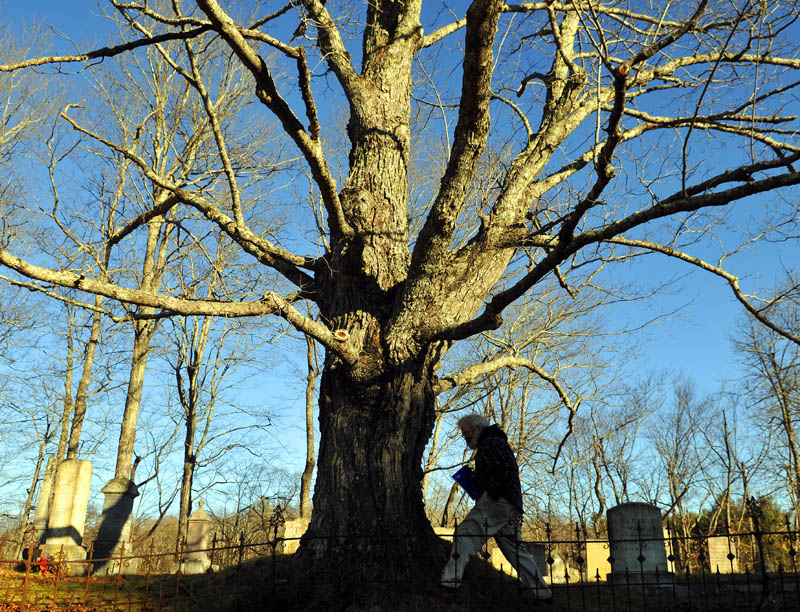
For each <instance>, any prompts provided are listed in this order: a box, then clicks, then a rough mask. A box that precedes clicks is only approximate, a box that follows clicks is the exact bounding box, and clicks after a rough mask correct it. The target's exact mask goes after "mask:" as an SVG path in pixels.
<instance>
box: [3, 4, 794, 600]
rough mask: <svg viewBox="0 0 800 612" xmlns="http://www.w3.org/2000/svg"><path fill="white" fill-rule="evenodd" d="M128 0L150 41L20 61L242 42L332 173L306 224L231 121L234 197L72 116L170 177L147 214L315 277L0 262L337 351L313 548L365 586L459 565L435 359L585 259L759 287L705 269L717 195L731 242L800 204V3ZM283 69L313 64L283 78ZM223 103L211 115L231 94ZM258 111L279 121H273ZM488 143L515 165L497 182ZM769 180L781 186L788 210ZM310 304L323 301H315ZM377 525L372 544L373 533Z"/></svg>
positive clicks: (31, 274) (27, 259)
mask: <svg viewBox="0 0 800 612" xmlns="http://www.w3.org/2000/svg"><path fill="white" fill-rule="evenodd" d="M110 4H111V6H113V7H114V8H115V9H116V10H117V11H118V13H119V15H122V16H123V17H124V18H125V19H128V20H129V23H130V24H131V27H132V28H133V29H134V31H135V36H132V37H129V38H128V39H127V40H124V41H121V42H120V43H119V44H118V45H116V46H115V45H111V46H106V47H103V48H99V49H96V50H93V51H87V52H85V53H80V54H75V55H72V56H61V57H55V56H52V57H43V58H30V59H25V60H23V59H20V61H18V62H16V63H13V64H7V65H4V66H2V67H0V70H2V71H4V72H8V71H15V70H24V69H26V68H29V67H34V66H41V65H44V64H58V63H64V62H78V63H82V62H88V63H91V62H93V61H96V60H98V59H101V58H106V57H109V56H113V55H118V54H124V53H128V54H134V55H135V54H137V53H139V52H140V49H142V48H143V47H146V46H154V45H155V46H157V45H162V44H164V43H165V42H167V41H169V40H182V41H187V44H189V45H193V44H202V41H209V40H211V39H213V38H215V37H219V38H221V39H222V40H223V41H224V43H225V44H226V45H227V47H228V49H229V51H230V53H231V57H232V58H235V59H234V61H235V62H237V63H238V64H239V65H240V66H241V67H243V68H244V69H245V70H246V71H247V72H248V73H249V75H250V78H252V82H253V94H254V97H255V99H256V100H258V102H260V103H261V105H263V111H262V112H264V113H266V112H268V113H270V114H271V115H272V116H273V117H274V118H275V119H277V121H278V122H279V124H280V125H281V126H282V128H283V130H284V132H285V134H286V136H287V137H288V139H289V140H290V141H291V143H292V145H293V146H294V148H295V150H296V152H297V154H298V156H299V157H301V158H302V162H303V163H304V165H305V170H306V171H307V172H308V174H309V175H310V176H311V177H312V180H313V187H314V193H315V196H316V197H315V200H314V201H315V202H319V203H320V206H319V207H318V208H317V209H316V214H305V215H303V214H300V213H299V212H297V211H296V210H295V211H293V212H294V217H293V218H294V219H295V220H296V221H297V223H298V224H299V225H301V226H302V227H301V230H300V232H298V231H297V230H296V228H295V227H292V228H291V230H292V231H287V232H284V233H282V234H280V235H277V234H275V235H273V234H271V233H264V232H261V231H254V230H253V227H254V224H256V223H257V222H258V219H259V218H260V217H261V218H263V217H264V215H267V214H269V208H268V205H269V202H267V201H262V202H260V207H259V208H255V209H252V208H251V209H249V210H245V208H244V207H243V206H242V199H243V193H245V194H246V192H247V191H246V189H245V188H244V186H243V184H242V181H243V179H242V176H241V174H240V173H238V172H237V171H236V168H235V167H234V166H233V165H232V164H231V163H230V156H229V149H228V147H227V146H226V144H225V143H224V142H222V141H221V140H218V141H217V145H218V146H217V151H216V167H217V168H218V170H219V172H220V173H221V174H220V176H224V177H225V183H224V188H222V187H221V188H220V190H219V191H218V192H217V193H216V194H213V195H212V194H210V193H208V192H206V191H204V190H203V189H202V188H201V186H199V185H197V184H193V183H192V182H191V181H182V180H179V177H176V176H175V175H173V174H171V173H169V172H165V171H164V168H162V167H160V166H158V165H157V164H155V163H153V161H152V160H150V159H148V158H147V157H145V156H143V155H142V154H141V151H139V150H138V149H137V148H136V147H134V146H133V145H132V143H131V142H126V141H124V140H117V139H114V138H113V137H110V136H107V135H103V134H102V133H98V132H92V131H90V130H87V129H86V128H85V127H84V126H82V125H81V123H80V122H79V121H77V120H75V119H74V118H73V113H72V111H70V112H68V113H66V114H65V117H66V118H67V119H68V120H70V121H71V122H72V125H73V126H74V128H75V129H76V130H79V131H80V132H82V133H83V134H84V135H85V137H87V138H91V139H94V140H95V141H96V142H97V143H100V144H102V145H103V146H105V147H106V148H107V150H108V151H109V153H110V154H113V155H115V156H118V157H120V158H124V159H125V160H127V162H128V163H130V164H132V166H133V167H135V168H136V172H138V173H140V174H141V176H142V177H143V180H144V179H146V180H147V181H149V183H150V184H152V185H153V189H154V191H155V192H157V193H158V194H159V197H158V198H156V199H154V200H153V202H152V203H151V205H150V207H149V209H147V210H143V211H142V214H141V216H140V217H139V220H138V227H137V224H136V223H134V222H131V224H130V225H129V227H130V231H131V232H142V231H144V230H146V229H147V227H148V225H149V224H152V223H153V222H154V220H156V219H158V218H161V217H163V216H164V215H173V214H176V212H175V211H177V210H178V209H190V210H192V211H195V212H197V213H199V215H201V216H202V217H203V218H204V219H205V220H206V221H207V222H208V223H209V224H211V225H214V226H216V227H218V228H221V229H222V230H223V231H224V232H226V233H227V234H228V236H229V237H230V239H232V240H233V241H234V242H236V243H237V244H238V245H240V247H241V249H242V250H243V252H244V253H247V254H248V255H250V256H252V257H253V258H255V259H256V260H257V261H258V262H260V263H261V264H262V265H263V266H265V267H267V268H271V269H273V270H274V271H276V272H277V273H279V274H280V275H281V276H282V277H283V280H284V282H288V283H290V284H291V285H293V288H292V289H289V290H286V289H284V286H283V285H279V284H274V285H273V284H264V285H262V286H260V287H259V289H263V292H260V297H259V298H257V299H250V298H246V297H242V298H240V297H238V296H224V295H223V296H217V297H216V298H215V299H190V298H188V297H186V296H182V295H180V294H178V293H175V292H172V291H171V290H170V287H168V286H164V285H162V286H150V285H139V286H130V285H123V284H120V283H115V282H112V281H111V280H109V279H106V278H102V277H98V276H97V275H93V274H85V273H82V271H73V270H63V271H62V270H54V269H50V268H48V267H47V266H45V265H40V260H39V258H37V257H36V254H29V255H26V254H24V253H21V252H19V251H18V250H16V249H15V245H14V243H13V241H9V239H8V237H7V236H3V242H2V244H3V248H2V250H0V263H2V264H3V265H5V266H6V267H8V268H10V269H13V270H15V271H16V272H17V273H19V274H21V275H23V276H26V277H28V278H31V279H35V280H36V281H38V282H40V283H50V284H57V285H65V286H70V287H74V288H77V289H80V290H82V291H85V292H88V293H92V294H99V295H103V296H106V297H108V298H111V299H113V300H117V301H121V302H125V303H129V304H135V305H137V308H139V309H140V310H139V311H138V313H139V314H140V315H147V316H149V317H152V316H154V315H159V314H164V315H167V314H176V313H179V314H185V315H195V314H203V315H222V316H255V315H273V316H277V317H281V318H283V319H285V320H286V321H288V322H289V323H290V324H291V325H293V326H294V327H295V328H296V329H298V330H299V331H301V332H303V333H305V334H307V335H308V336H310V337H313V338H314V339H315V340H316V341H317V342H319V343H320V344H321V345H323V346H324V347H325V349H326V357H325V363H324V368H323V373H322V377H321V381H320V392H319V420H320V432H321V439H320V450H319V456H318V462H317V470H318V471H317V480H316V487H315V492H314V507H313V514H312V520H311V525H310V527H309V530H308V532H307V534H306V537H305V539H304V540H303V543H302V545H301V549H300V553H299V554H300V555H301V557H302V558H304V559H306V560H308V561H311V562H319V563H320V564H321V566H322V567H324V568H327V569H331V570H333V572H334V573H335V575H336V576H337V577H338V578H339V579H337V580H335V581H334V582H335V583H336V584H338V585H342V586H343V588H345V589H347V588H349V587H348V586H347V585H350V584H353V583H354V582H355V583H356V584H361V585H364V584H367V583H370V581H372V580H378V579H380V578H388V579H397V578H398V577H399V578H401V579H402V578H412V577H413V578H414V579H418V577H419V576H420V573H422V575H425V576H429V577H431V578H433V577H434V576H436V575H438V570H439V565H440V563H441V562H442V558H441V557H440V556H439V553H437V552H436V551H437V550H438V549H437V548H436V546H435V544H434V543H435V539H434V536H433V533H432V530H431V528H430V524H429V522H428V519H427V517H426V515H425V509H424V504H423V501H422V496H421V492H420V484H419V483H420V481H421V478H422V457H423V453H424V449H425V446H426V443H427V441H428V439H429V437H430V434H431V430H432V427H433V424H434V420H435V413H434V406H435V395H436V393H437V390H438V389H439V380H440V378H439V377H440V376H442V378H451V379H459V380H461V381H462V382H466V378H465V377H461V378H459V376H458V375H457V374H456V373H450V374H447V376H446V377H445V376H443V375H442V374H441V372H439V371H438V369H439V366H440V364H441V363H442V358H443V356H444V355H445V354H446V353H447V351H448V350H449V349H450V348H451V347H452V345H453V344H454V343H456V342H458V341H461V340H464V339H466V338H469V337H471V336H474V335H476V334H480V333H482V332H486V331H489V330H493V329H497V328H499V327H500V326H502V325H503V313H504V311H505V310H506V309H507V308H508V307H509V306H510V305H511V304H514V303H515V302H517V301H518V300H519V299H520V298H521V297H522V296H523V295H525V294H526V293H527V292H528V291H529V290H530V289H531V288H533V287H534V286H536V285H537V284H539V283H541V282H542V281H543V280H544V279H546V278H549V277H551V276H556V277H557V278H559V279H560V280H561V282H562V284H563V285H564V287H565V290H569V289H570V288H571V283H572V279H573V278H574V277H575V276H576V275H579V273H580V272H581V271H584V270H587V269H590V268H592V267H593V266H599V265H600V264H601V262H603V261H605V260H618V259H620V258H623V259H624V258H625V257H627V256H629V255H631V254H636V253H644V252H660V253H664V254H666V255H669V256H675V257H679V258H682V259H685V260H687V261H689V262H690V263H692V264H694V265H700V267H705V268H706V269H709V270H710V271H711V272H712V273H715V274H717V275H720V276H723V277H724V278H725V279H726V280H727V281H728V282H729V284H730V286H731V288H732V290H733V291H734V292H735V293H736V292H738V293H737V295H738V296H739V297H740V298H741V299H742V300H743V301H744V302H745V303H747V304H748V305H751V306H752V301H751V300H750V299H749V298H748V296H747V295H746V294H745V293H743V292H742V291H741V290H740V288H739V287H738V278H737V277H736V276H735V275H734V272H732V271H730V270H727V269H725V268H724V264H726V263H727V260H725V259H724V258H723V259H721V260H719V261H717V262H713V264H712V263H704V261H703V256H704V251H702V249H700V250H698V251H697V253H694V254H693V248H695V245H699V244H700V242H698V241H699V240H701V239H702V237H703V236H707V235H708V234H707V232H708V231H709V230H710V229H713V224H712V222H713V221H714V220H713V219H712V216H713V215H712V213H713V211H720V212H721V213H726V212H727V213H728V214H729V215H732V214H734V213H735V212H737V211H738V210H739V209H740V208H742V207H747V206H750V207H756V208H758V209H759V210H763V211H764V214H763V215H759V214H756V215H754V216H753V217H754V224H753V225H752V226H749V227H748V228H747V231H746V235H744V234H743V235H731V234H730V233H727V232H725V231H723V230H724V227H723V226H720V228H721V229H720V230H719V236H720V239H721V240H723V241H726V240H737V245H739V246H740V245H741V244H742V243H744V242H748V241H756V242H750V246H751V247H752V248H757V239H758V238H759V237H761V236H768V235H769V234H770V233H771V232H773V231H776V230H778V229H779V228H781V227H786V226H785V225H783V224H785V223H791V222H794V221H795V220H796V219H797V210H796V207H795V205H794V204H793V203H792V201H791V198H788V197H787V198H781V197H780V194H785V193H792V191H791V189H792V188H793V186H795V185H797V184H798V183H800V173H798V172H797V171H796V170H795V166H794V164H795V163H797V161H798V160H800V147H799V146H798V142H797V135H798V122H797V118H796V117H795V116H794V115H793V114H792V110H791V107H792V104H793V101H794V100H795V90H796V87H797V84H798V82H800V81H799V80H798V74H800V73H799V72H798V69H800V60H798V59H797V40H798V39H797V37H796V36H795V35H793V33H792V26H793V25H794V24H795V22H796V19H797V13H796V11H797V8H796V6H795V5H794V4H791V3H772V4H769V3H753V2H744V3H742V4H740V5H738V6H737V5H733V4H730V3H725V2H717V1H713V0H702V1H701V2H699V3H696V4H691V3H690V4H681V3H660V4H657V5H652V4H643V5H641V6H638V5H637V6H627V5H626V6H622V5H618V4H615V3H604V2H596V1H585V0H581V1H580V2H569V3H566V2H565V3H561V2H556V1H554V2H549V1H548V2H532V3H521V4H506V3H505V2H501V1H499V0H474V1H473V2H470V3H469V6H468V7H467V9H466V11H465V12H464V13H463V16H458V15H457V16H455V17H454V18H452V19H451V16H450V15H449V14H448V15H445V14H444V13H441V14H436V13H431V12H428V11H427V10H426V11H425V12H423V5H424V6H425V8H426V9H428V8H430V7H428V3H423V2H422V1H421V0H407V1H397V0H376V1H374V2H370V3H364V4H363V5H361V4H358V5H354V6H352V7H346V8H342V7H340V6H339V5H338V4H332V3H328V4H326V3H325V2H323V1H321V0H302V1H301V2H299V3H290V4H287V5H286V6H285V7H283V8H281V9H278V10H276V11H275V12H272V13H266V12H265V13H262V14H259V15H256V16H254V17H240V16H239V15H236V14H234V13H233V8H231V9H230V10H226V9H225V8H224V6H223V4H225V3H221V2H219V1H218V0H196V1H195V2H188V1H187V2H178V1H177V0H176V1H175V2H173V3H172V4H171V5H170V6H169V8H165V9H163V10H161V11H159V10H157V9H155V8H153V5H151V4H150V3H146V2H135V1H134V2H125V3H123V2H116V1H112V2H111V3H110ZM350 9H353V10H352V11H351V10H350ZM426 30H427V31H426ZM359 63H360V65H359ZM281 66H283V67H286V68H287V69H291V70H292V74H293V75H294V76H293V77H292V78H281V79H278V78H276V76H275V75H276V74H277V70H278V68H279V67H281ZM172 68H173V69H174V70H175V72H176V73H177V74H181V75H182V76H183V77H184V78H186V75H187V74H189V73H191V58H190V56H189V54H188V53H187V54H184V55H182V56H180V57H178V55H175V56H174V57H173V64H172ZM455 74H458V75H460V76H459V77H458V78H456V77H454V76H453V75H455ZM32 78H33V77H32ZM193 78H194V80H197V79H196V78H195V77H193ZM192 95H196V96H198V97H199V98H200V99H203V94H202V92H201V91H197V90H196V91H195V92H193V94H192ZM323 97H324V98H325V99H326V105H330V104H329V103H330V101H331V99H335V100H338V101H341V103H342V104H343V105H344V106H346V107H347V109H348V110H349V121H348V124H347V138H348V141H349V142H348V146H349V155H348V168H347V170H346V172H345V175H346V176H345V178H344V180H343V181H342V182H341V183H340V182H337V180H336V178H335V176H336V175H335V172H334V171H333V170H332V168H335V164H336V161H337V160H335V159H334V157H333V156H332V154H330V153H329V152H328V151H327V150H326V147H325V146H324V141H323V135H324V133H325V131H324V129H323V124H324V122H325V120H326V114H325V113H323V112H321V110H320V105H321V103H320V100H322V99H323ZM207 110H208V113H207V117H208V120H209V121H210V122H211V124H212V126H213V123H214V117H215V116H216V114H215V109H214V108H213V107H212V108H209V109H207ZM412 117H413V118H414V122H413V123H412ZM252 121H253V123H252V126H251V127H252V130H253V131H257V130H258V129H259V128H260V123H259V121H260V120H259V119H258V118H257V117H256V116H255V115H253V117H252ZM420 128H422V129H421V130H420ZM432 131H436V135H437V137H438V139H439V142H440V143H441V145H442V149H443V150H444V151H445V152H446V155H447V157H446V159H447V161H446V164H445V166H444V168H443V170H442V172H441V175H440V178H439V180H438V182H437V181H432V182H431V183H430V184H429V185H428V189H427V190H425V189H422V190H421V191H415V192H413V193H412V192H410V191H409V176H410V174H411V173H412V170H413V169H414V168H418V166H419V164H420V163H424V159H425V157H424V156H425V151H424V150H420V146H426V145H428V144H430V142H431V141H432V136H431V132H432ZM423 133H424V137H420V135H421V134H423ZM710 152H711V153H710ZM489 156H494V157H496V158H497V159H498V160H499V161H500V164H499V165H498V166H497V167H498V168H501V169H502V170H501V171H500V172H498V174H497V176H496V178H495V180H494V181H493V182H492V183H490V184H485V183H482V184H476V180H479V179H478V177H481V178H483V176H484V174H483V173H481V172H479V170H480V168H481V164H484V163H485V162H486V160H487V159H488V158H489ZM268 163H269V160H264V164H265V165H267V164H268ZM763 194H776V195H774V196H771V197H770V200H771V201H770V203H769V205H767V204H765V201H766V198H765V197H764V195H763ZM214 196H221V197H214ZM767 213H769V214H767ZM317 232H319V233H317ZM300 236H303V237H308V236H316V238H315V239H312V240H308V241H307V242H306V241H304V240H303V239H300ZM317 244H319V245H321V251H320V252H315V249H314V247H315V246H316V245H317ZM737 245H733V244H731V245H725V250H726V252H727V253H729V252H733V251H735V249H736V248H737ZM306 299H308V300H311V301H312V302H313V303H314V304H315V305H316V307H317V309H318V313H317V314H318V318H314V317H312V316H308V315H307V314H305V313H304V312H302V311H301V310H300V309H298V308H297V307H296V306H295V304H296V303H297V301H298V300H306ZM755 314H758V313H755ZM762 314H763V313H762ZM500 365H503V364H502V363H500V364H498V366H500ZM567 413H568V410H565V414H567ZM367 534H368V535H370V536H374V537H370V538H364V537H360V536H363V535H367ZM410 535H413V537H410ZM364 579H367V580H366V582H361V581H363V580H364ZM360 588H368V587H360Z"/></svg>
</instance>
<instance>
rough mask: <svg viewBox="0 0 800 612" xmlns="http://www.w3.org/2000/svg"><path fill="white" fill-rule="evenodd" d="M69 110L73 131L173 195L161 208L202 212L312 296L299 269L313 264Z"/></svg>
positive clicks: (143, 218)
mask: <svg viewBox="0 0 800 612" xmlns="http://www.w3.org/2000/svg"><path fill="white" fill-rule="evenodd" d="M68 110H69V107H67V109H66V110H65V111H64V112H62V113H61V116H62V117H63V118H64V119H66V120H67V121H68V122H69V124H70V125H72V127H73V128H74V129H75V130H77V131H79V132H81V133H83V134H86V135H87V136H90V137H92V138H94V139H95V140H97V141H98V142H101V143H102V144H104V145H105V146H107V147H108V148H109V149H112V150H114V151H117V152H118V153H120V154H121V155H123V156H125V157H126V158H127V159H129V160H131V161H132V162H133V163H135V164H136V165H137V166H138V167H139V169H140V170H141V172H142V173H143V174H144V175H145V176H146V177H147V178H148V179H149V180H150V181H151V182H153V183H154V184H155V185H157V186H158V187H160V188H162V189H164V190H166V191H168V192H170V193H172V194H174V196H175V197H174V198H168V199H167V200H166V201H165V202H164V206H165V207H166V206H168V205H169V204H176V203H177V202H178V201H182V202H184V203H185V204H187V205H189V206H192V207H193V208H195V209H197V210H198V211H199V212H201V213H202V214H203V215H204V216H205V217H206V218H207V219H208V220H209V221H212V222H214V223H215V224H217V225H218V226H219V227H220V228H221V229H222V230H223V231H224V232H225V233H226V234H228V236H230V238H231V239H232V240H234V241H235V242H236V243H237V244H239V245H240V246H241V247H242V248H243V249H244V250H245V251H246V252H248V253H249V254H250V255H252V256H253V257H255V258H256V259H257V260H258V261H260V262H261V263H263V264H265V265H268V266H270V267H272V268H274V269H275V270H277V271H278V272H280V273H281V274H283V276H285V277H286V278H287V279H288V280H290V281H291V282H292V283H294V284H295V285H297V286H298V287H300V288H301V289H302V290H303V291H304V292H306V293H311V292H313V287H314V280H313V279H312V278H311V277H310V276H309V275H307V274H305V273H304V272H301V271H300V270H299V269H298V267H304V268H307V269H313V267H314V263H315V260H314V259H310V258H307V257H300V256H298V255H295V254H293V253H290V252H288V251H285V250H283V249H279V248H278V247H276V246H275V245H273V244H272V243H270V242H269V241H268V240H265V239H264V238H262V237H260V236H258V235H256V234H255V233H253V232H252V231H251V230H250V228H249V227H247V226H246V225H240V224H238V223H236V221H235V220H234V219H231V218H230V217H229V216H228V215H226V214H225V213H223V212H222V210H220V208H219V207H217V206H215V205H214V204H212V203H210V202H208V201H207V200H206V199H205V198H203V197H201V196H199V195H197V194H196V193H194V192H191V191H188V190H186V189H183V188H181V187H179V186H177V185H175V184H173V183H172V182H171V181H169V180H167V179H165V178H164V177H162V176H161V175H160V174H158V173H157V172H156V171H155V170H154V169H153V168H151V167H150V165H149V164H148V163H147V162H146V161H145V160H144V159H142V157H141V156H139V155H137V154H136V153H134V152H133V151H131V150H130V149H127V148H125V147H122V146H120V145H118V144H117V143H115V142H112V141H110V140H108V139H107V138H104V137H103V136H100V135H99V134H97V133H96V132H92V131H91V130H88V129H86V128H84V127H83V126H81V125H80V124H79V123H77V122H76V121H75V120H74V119H72V117H70V116H69V114H68V113H67V111H68ZM162 208H163V207H161V206H159V207H157V209H158V210H159V211H161V210H162ZM155 213H156V210H153V211H150V212H148V213H145V214H142V215H140V216H139V217H138V218H137V219H136V220H135V221H134V223H135V222H137V221H142V222H146V221H147V220H149V219H152V218H154V217H155V216H158V215H157V214H155ZM132 229H134V226H133V224H129V225H128V226H127V227H126V229H125V230H124V231H125V232H126V233H130V231H132Z"/></svg>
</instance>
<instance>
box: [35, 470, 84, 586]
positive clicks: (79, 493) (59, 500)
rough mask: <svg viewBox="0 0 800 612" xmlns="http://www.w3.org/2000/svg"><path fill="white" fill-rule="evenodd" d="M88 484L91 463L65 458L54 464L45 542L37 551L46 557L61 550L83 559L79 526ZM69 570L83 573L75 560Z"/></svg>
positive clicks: (81, 526) (80, 528)
mask: <svg viewBox="0 0 800 612" xmlns="http://www.w3.org/2000/svg"><path fill="white" fill-rule="evenodd" d="M91 484H92V464H91V462H90V461H87V460H85V459H84V460H80V459H67V460H65V461H62V462H61V463H60V464H59V465H58V468H56V476H55V480H54V484H53V501H52V504H51V506H50V517H49V520H48V521H47V529H46V530H45V535H44V539H45V543H44V544H42V546H41V552H42V554H44V555H47V557H51V556H57V555H59V554H64V556H65V557H66V558H67V559H70V560H72V561H83V560H85V559H86V549H85V548H84V547H83V546H82V544H83V528H84V526H85V524H86V509H87V507H88V506H89V488H90V487H91ZM66 568H67V571H68V572H69V573H70V574H80V573H83V571H84V567H83V566H82V565H81V564H79V563H69V564H67V566H66Z"/></svg>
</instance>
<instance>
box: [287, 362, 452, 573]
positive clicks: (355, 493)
mask: <svg viewBox="0 0 800 612" xmlns="http://www.w3.org/2000/svg"><path fill="white" fill-rule="evenodd" d="M431 377H432V370H431V364H430V363H429V362H427V361H426V362H422V363H419V362H418V363H414V364H409V365H408V367H407V368H405V369H403V370H395V371H393V372H390V373H387V374H383V375H382V376H377V377H376V378H375V379H373V380H369V381H367V382H366V383H363V384H357V383H354V382H353V381H352V379H351V378H349V376H348V375H347V373H346V372H345V371H344V368H343V367H342V366H340V367H332V366H331V364H330V363H328V364H326V367H325V369H324V370H323V374H322V380H321V385H320V430H321V439H320V449H319V462H318V466H319V467H318V474H317V484H316V487H315V490H314V512H313V515H312V519H311V525H310V527H309V530H308V532H307V533H306V536H305V537H304V539H303V541H302V547H301V556H305V557H306V558H313V559H324V563H325V567H326V568H328V569H331V570H332V571H333V573H334V576H332V579H333V580H334V581H335V582H338V583H341V582H342V581H344V582H348V583H350V584H353V583H361V582H363V581H372V580H379V581H380V580H398V579H403V578H409V579H411V578H413V579H414V580H419V579H420V577H421V576H424V575H426V574H429V575H431V576H432V574H430V572H432V571H434V570H435V569H436V568H437V567H438V565H439V564H440V563H444V554H443V553H442V554H441V559H439V558H438V555H437V551H439V547H437V546H436V545H435V541H436V540H435V536H434V535H433V530H432V529H431V526H430V522H429V521H428V518H427V517H426V514H425V507H424V503H423V499H422V492H421V487H420V482H421V480H422V457H423V452H424V449H425V445H426V443H427V441H428V438H429V437H430V434H431V430H432V427H433V422H434V417H435V415H434V395H433V392H432V386H431Z"/></svg>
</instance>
